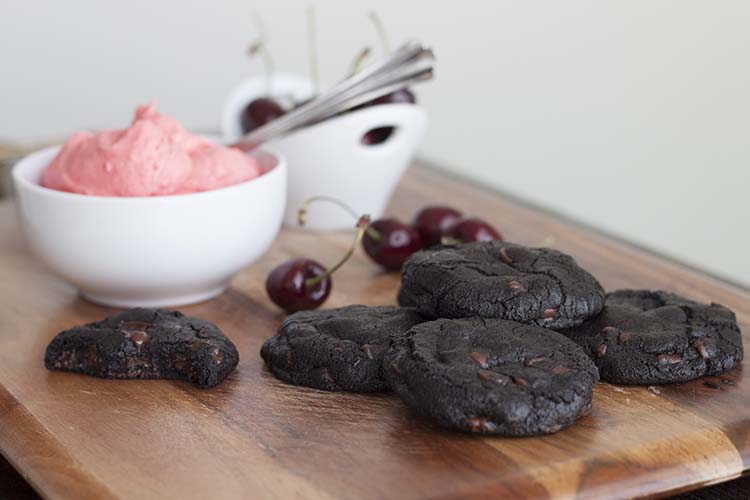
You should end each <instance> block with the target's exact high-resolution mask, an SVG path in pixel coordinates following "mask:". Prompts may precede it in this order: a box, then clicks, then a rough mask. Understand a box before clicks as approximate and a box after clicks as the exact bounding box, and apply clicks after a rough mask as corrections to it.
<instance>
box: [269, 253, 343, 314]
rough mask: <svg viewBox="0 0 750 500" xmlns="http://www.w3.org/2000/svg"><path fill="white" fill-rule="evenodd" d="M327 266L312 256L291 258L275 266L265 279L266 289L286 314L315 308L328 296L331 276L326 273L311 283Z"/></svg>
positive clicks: (323, 272) (322, 273)
mask: <svg viewBox="0 0 750 500" xmlns="http://www.w3.org/2000/svg"><path fill="white" fill-rule="evenodd" d="M324 274H326V268H325V267H323V265H321V264H320V263H318V262H316V261H314V260H312V259H302V258H298V259H290V260H288V261H286V262H284V263H283V264H281V265H279V266H277V267H276V268H274V270H273V271H271V273H270V274H269V275H268V278H266V292H268V296H269V297H270V298H271V300H272V301H273V302H274V303H275V304H276V305H277V306H279V307H281V308H282V309H283V310H284V311H286V312H287V313H290V314H291V313H293V312H295V311H302V310H305V309H315V308H316V307H318V306H319V305H321V304H322V303H323V302H325V300H326V298H328V294H329V293H330V292H331V278H330V276H326V277H324V278H323V279H321V280H319V281H318V282H317V283H312V284H310V282H311V281H314V280H316V278H317V277H318V276H323V275H324Z"/></svg>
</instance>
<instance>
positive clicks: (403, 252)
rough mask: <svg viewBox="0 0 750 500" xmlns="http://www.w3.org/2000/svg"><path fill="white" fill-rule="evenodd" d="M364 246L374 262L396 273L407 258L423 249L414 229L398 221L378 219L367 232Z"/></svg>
mask: <svg viewBox="0 0 750 500" xmlns="http://www.w3.org/2000/svg"><path fill="white" fill-rule="evenodd" d="M362 246H363V247H364V249H365V252H366V253H367V255H369V256H370V257H371V258H372V260H374V261H375V262H377V263H378V264H380V265H381V266H383V267H384V268H386V269H389V270H392V271H396V270H399V269H401V266H402V265H403V264H404V261H405V260H406V258H407V257H409V256H410V255H411V254H413V253H414V252H416V251H417V250H419V249H421V248H422V242H421V240H420V239H419V233H418V232H417V230H416V229H414V228H413V227H411V226H408V225H406V224H404V223H403V222H401V221H399V220H396V219H378V220H376V221H373V222H371V223H370V227H369V228H368V229H367V231H365V235H364V236H363V238H362Z"/></svg>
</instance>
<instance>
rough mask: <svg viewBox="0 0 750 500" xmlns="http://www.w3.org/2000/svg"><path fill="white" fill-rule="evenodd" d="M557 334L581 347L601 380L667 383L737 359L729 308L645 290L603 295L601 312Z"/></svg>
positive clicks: (738, 340) (736, 331)
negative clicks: (605, 298) (597, 370)
mask: <svg viewBox="0 0 750 500" xmlns="http://www.w3.org/2000/svg"><path fill="white" fill-rule="evenodd" d="M561 333H563V334H564V335H566V336H567V337H568V338H570V339H571V340H573V341H574V342H576V343H577V344H579V345H580V346H581V347H583V349H584V351H586V352H587V353H588V354H589V356H591V358H592V359H593V360H594V362H595V363H596V365H597V366H598V367H599V372H600V374H601V377H602V380H604V381H607V382H612V383H616V384H641V385H651V384H666V383H670V382H685V381H688V380H692V379H694V378H698V377H701V376H704V375H718V374H720V373H724V372H725V371H727V370H730V369H731V368H732V367H734V366H735V365H736V364H739V363H740V362H741V360H742V356H743V351H742V334H741V332H740V328H739V326H738V325H737V319H736V318H735V315H734V313H733V312H732V311H730V310H729V309H727V308H726V307H724V306H722V305H719V304H700V303H698V302H694V301H692V300H688V299H686V298H683V297H680V296H678V295H675V294H672V293H667V292H662V291H649V290H618V291H615V292H612V293H609V294H607V300H606V303H605V306H604V309H603V310H602V312H601V314H600V315H599V316H597V317H596V318H594V319H592V320H591V321H587V322H585V323H584V324H582V325H580V326H578V327H575V328H571V329H566V330H561Z"/></svg>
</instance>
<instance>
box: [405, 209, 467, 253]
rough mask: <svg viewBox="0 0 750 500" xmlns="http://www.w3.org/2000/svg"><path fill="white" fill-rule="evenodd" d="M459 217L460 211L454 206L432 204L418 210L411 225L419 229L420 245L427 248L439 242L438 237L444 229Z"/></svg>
mask: <svg viewBox="0 0 750 500" xmlns="http://www.w3.org/2000/svg"><path fill="white" fill-rule="evenodd" d="M459 217H461V212H459V211H458V210H456V209H455V208H451V207H446V206H440V205H433V206H428V207H424V208H423V209H422V210H420V211H419V212H418V213H417V216H416V217H414V222H413V223H412V225H413V226H414V227H415V228H417V231H419V237H420V238H421V239H422V245H424V247H425V248H427V247H431V246H432V245H437V244H438V243H440V238H441V237H442V236H443V234H444V233H445V231H446V230H447V229H448V228H449V227H450V226H451V224H453V223H454V222H455V221H456V220H457V219H458V218H459Z"/></svg>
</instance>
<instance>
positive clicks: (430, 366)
mask: <svg viewBox="0 0 750 500" xmlns="http://www.w3.org/2000/svg"><path fill="white" fill-rule="evenodd" d="M384 369H385V373H386V377H387V378H388V380H389V382H390V383H391V385H392V386H393V388H394V390H395V391H396V392H397V393H398V395H399V396H400V397H401V399H402V400H403V401H404V402H405V403H406V404H407V405H408V406H409V407H411V408H413V409H414V410H416V411H417V412H418V413H421V414H423V415H426V416H428V417H431V418H433V419H434V420H436V421H437V422H438V423H439V424H441V425H442V426H444V427H448V428H451V429H458V430H461V431H465V432H473V433H483V434H499V435H505V436H530V435H536V434H549V433H552V432H556V431H558V430H560V429H561V428H563V427H565V426H568V425H570V424H572V423H573V422H574V421H575V420H576V419H577V418H578V417H579V416H582V415H585V414H587V413H588V412H589V411H590V409H591V396H592V388H593V386H594V383H595V382H596V381H597V380H598V374H597V370H596V367H595V366H594V364H593V362H592V361H591V359H590V358H589V357H588V356H586V354H585V353H584V352H583V351H582V350H581V348H580V347H578V346H577V345H576V344H575V343H573V342H571V341H570V340H568V339H567V338H565V337H564V336H563V335H560V334H558V333H556V332H553V331H552V330H547V329H545V328H541V327H538V326H535V325H528V324H522V323H516V322H514V321H506V320H498V319H482V318H472V319H440V320H436V321H430V322H427V323H422V324H420V325H417V326H415V327H414V328H412V329H410V330H409V331H408V332H406V333H405V334H404V335H402V336H399V337H396V338H395V339H394V342H393V345H392V347H391V349H390V350H389V351H388V353H387V354H386V357H385V360H384Z"/></svg>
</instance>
